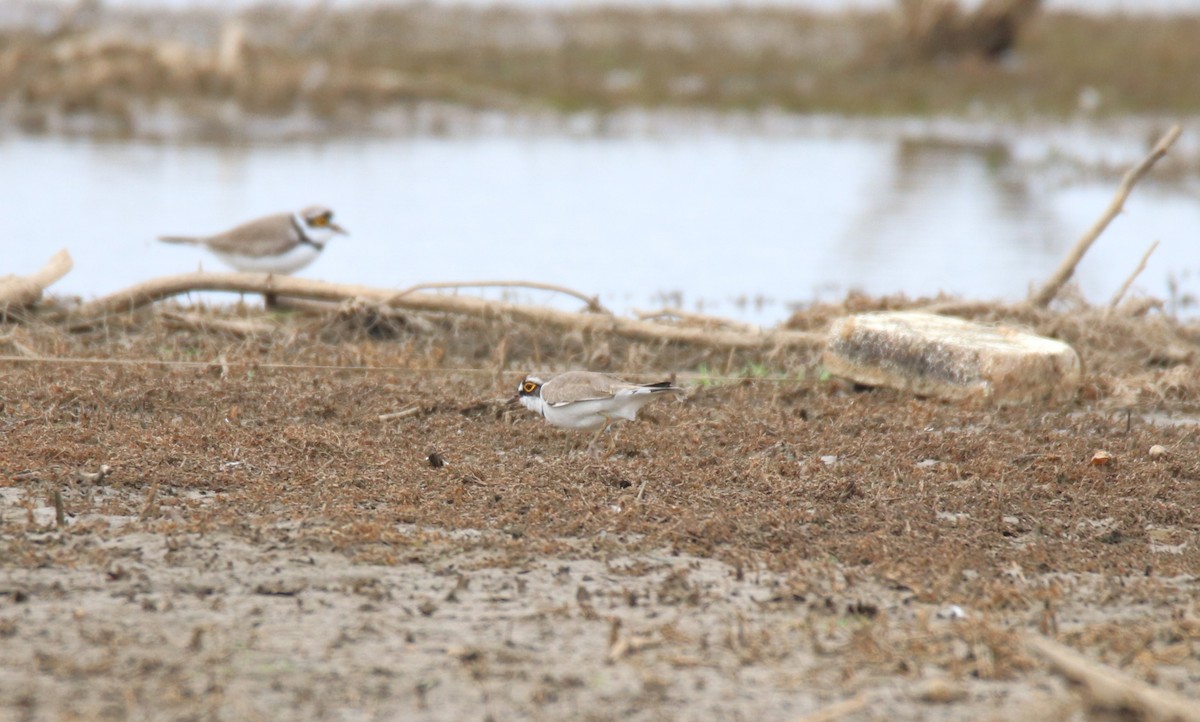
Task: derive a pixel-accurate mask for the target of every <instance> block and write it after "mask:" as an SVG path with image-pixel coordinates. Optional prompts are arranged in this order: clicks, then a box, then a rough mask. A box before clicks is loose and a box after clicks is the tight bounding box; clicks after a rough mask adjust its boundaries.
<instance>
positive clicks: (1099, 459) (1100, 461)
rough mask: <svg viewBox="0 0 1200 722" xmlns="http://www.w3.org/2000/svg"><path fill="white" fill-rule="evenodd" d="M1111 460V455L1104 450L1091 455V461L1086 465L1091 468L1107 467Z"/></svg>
mask: <svg viewBox="0 0 1200 722" xmlns="http://www.w3.org/2000/svg"><path fill="white" fill-rule="evenodd" d="M1112 460H1113V458H1112V454H1110V453H1108V452H1107V451H1105V450H1104V449H1100V450H1099V451H1097V452H1096V453H1094V454H1092V460H1091V461H1089V462H1088V463H1089V464H1091V465H1092V466H1107V465H1108V464H1111V463H1112Z"/></svg>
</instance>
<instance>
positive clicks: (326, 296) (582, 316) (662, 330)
mask: <svg viewBox="0 0 1200 722" xmlns="http://www.w3.org/2000/svg"><path fill="white" fill-rule="evenodd" d="M195 291H233V292H240V293H260V294H261V293H275V294H277V295H279V296H288V297H299V298H307V299H313V300H323V301H345V300H347V299H352V298H355V297H362V298H365V299H368V300H370V301H374V302H377V303H381V304H387V305H390V306H393V307H398V308H407V309H410V310H415V311H438V312H443V313H460V314H465V315H471V316H481V317H484V318H494V317H497V316H501V315H503V316H506V317H508V318H512V319H514V320H517V321H524V322H528V323H533V324H544V325H546V326H552V327H555V328H562V329H569V330H576V331H582V332H591V333H612V334H615V335H617V336H623V337H626V338H631V339H636V340H641V341H674V342H679V343H690V344H695V345H697V346H705V347H710V348H712V347H715V348H728V349H734V348H788V347H812V346H817V345H820V344H823V343H824V342H825V335H824V334H823V333H811V332H804V331H787V330H778V331H769V332H765V333H744V332H737V331H718V330H713V329H706V328H696V327H681V326H672V325H667V324H661V323H651V322H648V321H641V320H638V319H633V318H622V317H618V316H609V315H603V314H597V313H571V312H569V311H559V310H557V309H552V308H543V307H540V306H528V305H523V304H515V303H507V302H504V301H489V300H487V299H483V298H476V297H473V296H451V295H442V294H435V293H418V292H405V293H404V294H400V295H398V294H396V293H395V292H394V291H391V290H387V289H379V288H371V287H369V286H357V285H350V284H341V283H329V282H326V281H314V280H311V279H307V278H293V277H290V276H268V275H265V274H261V273H185V274H181V275H178V276H167V277H165V278H158V279H154V280H151V281H146V282H144V283H139V284H137V285H136V286H132V287H130V288H127V289H125V290H123V291H118V292H116V293H113V294H111V295H108V296H104V297H102V298H98V299H96V300H94V301H91V302H89V303H86V304H84V305H82V306H80V307H79V308H78V309H76V311H75V313H74V316H75V320H74V321H73V322H72V323H71V324H70V327H71V329H72V330H82V329H88V328H92V327H94V326H96V325H97V324H99V323H100V322H102V321H103V320H104V319H105V318H107V317H109V316H112V315H114V314H120V313H127V312H129V311H131V310H133V309H135V308H139V307H141V306H145V305H147V304H150V303H154V302H155V301H159V300H161V299H164V298H169V297H171V296H176V295H179V294H184V293H191V292H195Z"/></svg>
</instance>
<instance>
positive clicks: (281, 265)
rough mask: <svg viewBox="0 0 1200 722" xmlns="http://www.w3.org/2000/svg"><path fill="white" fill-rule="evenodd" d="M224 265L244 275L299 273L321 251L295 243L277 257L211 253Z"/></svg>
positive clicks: (306, 244)
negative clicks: (244, 273)
mask: <svg viewBox="0 0 1200 722" xmlns="http://www.w3.org/2000/svg"><path fill="white" fill-rule="evenodd" d="M213 253H215V254H216V256H217V258H220V259H221V261H222V262H223V263H225V265H227V266H230V267H232V268H235V269H237V270H239V271H243V272H246V273H279V274H288V273H294V272H296V271H299V270H300V269H301V268H304V267H305V266H307V265H308V264H310V263H312V262H313V261H314V260H315V259H316V257H317V256H319V255H321V249H320V248H316V247H315V246H312V245H310V244H308V243H297V244H296V245H295V246H293V247H292V248H291V249H289V250H288V251H287V252H286V253H282V254H280V255H277V256H247V255H244V254H241V253H228V252H222V251H213Z"/></svg>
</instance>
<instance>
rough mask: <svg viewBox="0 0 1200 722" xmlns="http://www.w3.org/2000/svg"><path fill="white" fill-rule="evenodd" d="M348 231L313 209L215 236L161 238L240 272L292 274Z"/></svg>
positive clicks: (259, 220) (317, 208) (278, 215)
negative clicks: (209, 253)
mask: <svg viewBox="0 0 1200 722" xmlns="http://www.w3.org/2000/svg"><path fill="white" fill-rule="evenodd" d="M338 233H342V234H345V233H346V230H345V229H344V228H342V227H341V226H339V225H338V224H336V223H334V222H333V211H331V210H329V209H328V208H325V207H324V206H309V207H308V208H305V209H304V210H302V211H300V212H298V213H276V214H274V215H270V216H264V217H262V218H257V219H255V220H253V221H249V222H247V223H243V224H242V225H240V226H238V227H236V228H232V229H230V230H228V231H225V232H224V233H218V234H216V235H213V236H159V239H158V240H160V241H165V242H166V243H185V244H189V245H194V246H204V247H205V248H207V249H208V250H210V251H212V252H213V253H214V254H216V256H217V258H220V259H221V260H222V261H223V262H224V263H225V264H226V265H228V266H231V267H233V268H235V269H237V270H239V271H244V272H258V273H278V274H283V275H286V274H289V273H294V272H295V271H298V270H300V269H301V268H304V267H305V266H307V265H308V264H310V263H312V262H313V260H314V259H315V258H316V257H317V256H318V255H320V253H321V251H322V250H324V249H325V244H326V243H328V242H329V241H330V239H332V238H333V237H334V235H336V234H338Z"/></svg>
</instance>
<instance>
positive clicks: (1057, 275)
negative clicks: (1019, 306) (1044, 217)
mask: <svg viewBox="0 0 1200 722" xmlns="http://www.w3.org/2000/svg"><path fill="white" fill-rule="evenodd" d="M1180 132H1181V129H1180V127H1179V126H1178V125H1176V126H1174V127H1172V128H1171V129H1170V130H1169V131H1167V134H1166V135H1164V136H1163V137H1162V138H1161V139H1160V140H1159V141H1158V143H1157V144H1155V146H1154V149H1153V150H1151V151H1150V154H1149V155H1147V156H1146V157H1145V158H1143V159H1142V162H1141V163H1138V164H1137V166H1135V167H1134V168H1133V169H1132V170H1130V171H1129V172H1128V173H1126V174H1125V178H1124V179H1122V180H1121V185H1120V186H1119V187H1118V188H1117V193H1116V195H1115V196H1114V197H1113V199H1112V201H1111V202H1110V203H1109V204H1108V208H1106V209H1105V210H1104V213H1103V214H1102V215H1101V216H1100V218H1099V219H1097V220H1096V222H1095V223H1093V224H1092V227H1091V228H1089V229H1087V232H1086V233H1084V234H1083V236H1081V237H1080V238H1079V240H1078V241H1075V245H1074V246H1072V247H1071V250H1070V251H1068V252H1067V255H1066V257H1065V258H1063V260H1062V263H1060V264H1059V266H1058V269H1056V270H1055V271H1054V273H1053V274H1052V275H1051V276H1050V279H1049V280H1048V281H1046V283H1045V285H1043V286H1042V287H1041V288H1040V289H1038V291H1037V292H1036V293H1034V294H1033V295H1032V296H1030V297H1029V301H1028V303H1029V304H1030V305H1033V306H1037V307H1039V308H1045V307H1046V306H1049V305H1050V302H1051V301H1053V300H1054V297H1055V296H1057V295H1058V292H1059V290H1060V289H1061V288H1062V287H1063V284H1065V283H1066V282H1067V281H1068V280H1070V278H1071V276H1072V275H1074V273H1075V267H1076V266H1078V265H1079V262H1080V261H1081V260H1083V256H1084V254H1085V253H1087V252H1088V249H1089V248H1091V247H1092V244H1093V243H1095V241H1096V239H1097V238H1099V237H1100V234H1101V233H1103V232H1104V229H1105V228H1108V224H1109V223H1111V222H1112V219H1113V218H1116V217H1117V214H1118V213H1120V212H1121V209H1122V208H1124V207H1125V199H1126V198H1128V197H1129V194H1130V192H1131V191H1133V186H1134V185H1135V184H1136V183H1137V182H1138V181H1139V180H1141V179H1142V177H1143V176H1145V175H1146V174H1147V173H1149V172H1150V169H1151V168H1153V167H1154V164H1155V163H1157V162H1158V160H1159V159H1160V158H1162V157H1163V156H1165V155H1166V154H1167V150H1168V149H1170V147H1171V145H1172V144H1173V143H1174V142H1175V139H1176V138H1178V137H1179V133H1180Z"/></svg>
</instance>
